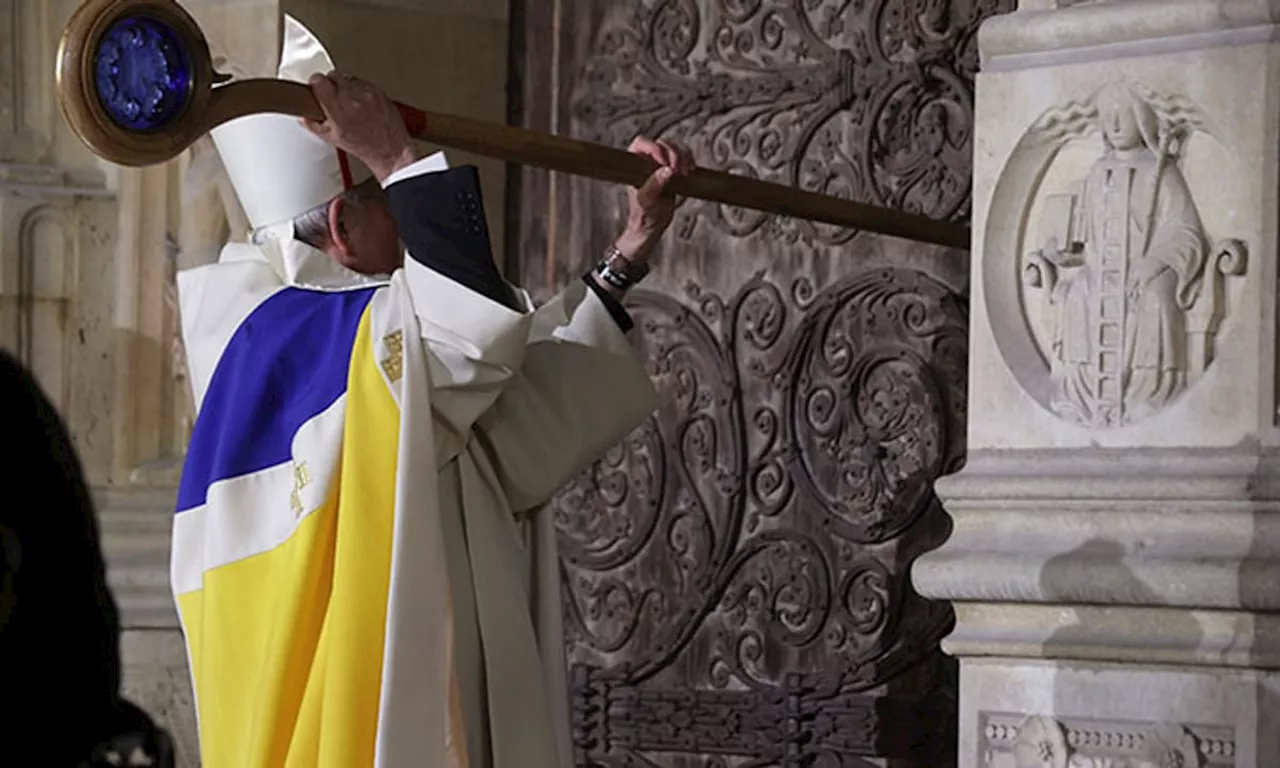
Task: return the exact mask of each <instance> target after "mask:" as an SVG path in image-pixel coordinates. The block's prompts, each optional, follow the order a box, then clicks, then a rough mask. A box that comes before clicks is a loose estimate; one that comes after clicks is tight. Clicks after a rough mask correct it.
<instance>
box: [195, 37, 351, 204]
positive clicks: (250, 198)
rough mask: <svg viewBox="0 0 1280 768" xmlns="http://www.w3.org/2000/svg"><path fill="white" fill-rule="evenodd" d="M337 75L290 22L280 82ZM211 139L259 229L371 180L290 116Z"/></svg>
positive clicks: (235, 125)
mask: <svg viewBox="0 0 1280 768" xmlns="http://www.w3.org/2000/svg"><path fill="white" fill-rule="evenodd" d="M332 69H334V66H333V61H332V60H331V59H330V57H329V54H328V52H326V51H325V49H324V45H323V44H321V42H320V41H319V40H318V39H317V38H316V36H315V35H314V34H312V33H311V31H310V30H308V29H307V28H306V27H304V26H303V25H302V23H301V22H299V21H298V20H297V19H295V18H293V17H292V16H285V19H284V45H283V48H282V50H281V52H280V69H279V72H278V77H279V78H280V79H281V80H293V81H296V82H301V83H305V82H307V79H308V78H309V77H311V75H313V74H316V73H320V74H326V73H328V72H329V71H331V70H332ZM210 135H211V136H212V137H213V141H214V143H215V144H216V145H217V147H218V154H219V156H221V158H222V162H223V165H225V166H226V169H227V175H228V176H229V177H230V178H231V184H232V186H234V187H235V190H236V195H237V196H238V197H239V198H240V204H241V205H242V206H243V207H244V212H245V215H246V216H247V217H248V219H249V224H250V226H252V227H253V228H254V229H259V228H262V227H269V226H273V225H278V224H282V223H285V222H288V221H290V220H292V219H293V218H294V217H296V216H298V215H299V214H302V213H306V212H307V211H309V210H311V209H312V208H315V207H316V206H318V205H322V204H324V203H327V202H329V201H330V200H332V199H333V198H334V197H337V196H338V195H339V194H341V193H342V192H343V191H344V190H346V189H350V188H351V187H353V186H355V185H356V184H359V183H360V182H362V181H364V180H365V179H367V178H369V176H370V175H371V174H370V173H369V171H368V169H366V168H365V167H364V166H363V165H361V164H360V163H359V161H357V160H355V158H351V157H348V156H347V154H346V153H345V152H340V151H338V150H336V149H334V148H333V147H331V146H330V145H328V144H326V143H325V142H324V140H322V139H321V138H320V137H318V136H316V135H315V134H313V133H311V131H308V130H307V129H306V127H305V126H303V125H302V123H301V122H300V121H299V120H298V118H296V117H291V116H288V115H278V114H258V115H249V116H247V117H241V118H239V119H236V120H232V121H231V122H228V123H224V124H223V125H221V126H218V127H217V128H215V129H213V130H212V131H211V132H210Z"/></svg>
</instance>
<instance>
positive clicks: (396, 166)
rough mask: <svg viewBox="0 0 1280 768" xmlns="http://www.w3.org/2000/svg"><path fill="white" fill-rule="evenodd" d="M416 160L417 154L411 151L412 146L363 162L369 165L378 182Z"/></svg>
mask: <svg viewBox="0 0 1280 768" xmlns="http://www.w3.org/2000/svg"><path fill="white" fill-rule="evenodd" d="M416 162H418V155H417V153H416V152H414V151H413V147H405V148H404V149H402V150H400V151H399V152H397V153H395V154H393V155H391V156H389V157H387V158H386V159H384V160H380V161H377V162H373V163H365V164H366V165H368V166H369V170H370V171H372V172H373V175H374V176H375V177H376V178H377V179H378V183H382V182H384V181H386V180H387V179H388V178H389V177H390V176H391V174H393V173H395V172H396V171H399V170H401V169H403V168H408V167H409V166H411V165H413V164H414V163H416Z"/></svg>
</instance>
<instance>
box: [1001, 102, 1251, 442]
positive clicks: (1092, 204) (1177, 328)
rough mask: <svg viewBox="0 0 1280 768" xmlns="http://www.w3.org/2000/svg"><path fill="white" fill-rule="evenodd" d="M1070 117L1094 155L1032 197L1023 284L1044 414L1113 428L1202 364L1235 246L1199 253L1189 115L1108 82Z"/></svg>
mask: <svg viewBox="0 0 1280 768" xmlns="http://www.w3.org/2000/svg"><path fill="white" fill-rule="evenodd" d="M1167 101H1169V102H1172V100H1167ZM1081 117H1083V118H1087V122H1086V123H1085V124H1084V126H1082V127H1080V128H1077V131H1078V132H1079V134H1081V135H1082V134H1083V133H1084V131H1085V130H1088V129H1089V128H1092V129H1096V130H1097V131H1098V132H1099V133H1100V134H1101V136H1102V144H1103V152H1102V154H1101V156H1099V157H1098V158H1097V159H1096V160H1095V161H1094V162H1093V163H1092V165H1091V167H1090V168H1089V170H1088V172H1087V174H1086V175H1085V177H1084V179H1083V180H1081V181H1080V182H1079V183H1078V184H1076V185H1073V187H1074V188H1073V189H1071V190H1070V191H1067V192H1060V193H1055V194H1049V195H1046V196H1045V198H1044V201H1043V206H1042V213H1041V217H1040V220H1039V221H1038V222H1034V223H1036V224H1039V226H1040V232H1041V233H1042V234H1043V235H1044V239H1043V241H1042V246H1041V247H1040V248H1039V249H1038V250H1035V251H1034V252H1033V253H1031V254H1030V255H1029V258H1028V263H1027V265H1026V267H1025V271H1024V281H1025V283H1026V284H1027V285H1028V286H1029V287H1031V288H1033V289H1040V296H1041V299H1042V300H1047V301H1048V303H1049V309H1050V311H1049V313H1048V322H1047V326H1048V328H1047V329H1046V330H1047V337H1048V338H1047V343H1046V344H1045V345H1044V346H1046V347H1047V348H1046V349H1044V350H1043V351H1044V353H1045V355H1046V356H1047V357H1048V363H1049V373H1050V380H1051V388H1050V390H1049V398H1048V406H1049V408H1050V409H1051V410H1052V411H1053V412H1054V413H1056V414H1058V415H1059V416H1060V417H1062V418H1064V419H1067V420H1069V421H1072V422H1075V423H1078V424H1081V425H1084V426H1088V427H1102V428H1108V427H1119V426H1127V425H1130V424H1134V423H1136V422H1139V421H1141V420H1143V419H1146V418H1148V417H1150V416H1152V415H1154V414H1156V413H1158V412H1159V411H1161V410H1162V409H1163V408H1165V407H1166V406H1167V405H1169V404H1170V403H1171V402H1172V401H1173V400H1174V399H1175V398H1176V397H1177V396H1178V395H1180V394H1181V393H1182V392H1183V391H1184V390H1186V388H1187V387H1188V386H1189V385H1191V384H1192V383H1194V381H1195V380H1196V379H1197V378H1198V377H1199V376H1200V375H1201V374H1202V373H1203V372H1204V370H1205V368H1206V367H1207V366H1208V364H1209V363H1210V361H1211V359H1212V337H1213V335H1214V333H1215V332H1216V330H1217V324H1218V322H1219V321H1220V320H1221V317H1222V314H1223V313H1222V307H1221V305H1222V296H1221V295H1220V294H1221V286H1220V284H1219V283H1220V278H1219V275H1220V274H1239V273H1241V272H1243V268H1244V253H1243V246H1242V245H1241V244H1240V243H1239V242H1238V241H1234V240H1228V241H1224V242H1222V243H1220V244H1218V245H1216V246H1213V247H1211V246H1210V239H1209V235H1208V233H1207V232H1206V230H1205V226H1204V224H1203V223H1202V220H1201V216H1200V212H1199V210H1198V209H1197V206H1196V202H1195V200H1194V199H1193V197H1192V193H1191V189H1190V185H1189V184H1188V182H1187V179H1186V177H1185V176H1184V173H1183V169H1182V167H1181V162H1182V150H1183V147H1184V146H1185V142H1186V140H1187V139H1188V138H1189V137H1190V136H1191V135H1192V134H1193V133H1194V132H1195V131H1196V130H1197V129H1198V128H1199V127H1200V124H1201V123H1200V120H1199V116H1198V112H1197V111H1196V110H1195V109H1194V108H1188V107H1187V106H1186V105H1183V104H1176V105H1171V104H1170V103H1164V104H1162V103H1160V102H1159V100H1158V99H1157V98H1154V97H1153V98H1149V97H1147V96H1145V95H1144V94H1143V93H1142V92H1141V91H1140V90H1139V89H1138V88H1136V87H1133V86H1130V85H1126V84H1110V85H1107V86H1105V87H1104V88H1102V89H1101V91H1100V92H1099V93H1098V94H1097V96H1096V97H1095V98H1094V99H1093V104H1092V105H1089V106H1087V107H1085V108H1084V109H1083V110H1081V111H1080V112H1079V113H1078V115H1077V119H1079V118H1081ZM1089 122H1091V123H1092V126H1089V125H1088V123H1089ZM1052 124H1053V123H1050V125H1052ZM1033 130H1034V129H1033ZM1079 137H1080V135H1077V136H1070V134H1068V136H1067V138H1068V140H1069V139H1070V138H1079Z"/></svg>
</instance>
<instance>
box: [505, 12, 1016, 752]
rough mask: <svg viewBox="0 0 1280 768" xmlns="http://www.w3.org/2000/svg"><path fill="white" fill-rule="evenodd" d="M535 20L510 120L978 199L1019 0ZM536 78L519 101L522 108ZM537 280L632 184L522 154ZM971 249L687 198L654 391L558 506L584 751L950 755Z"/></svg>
mask: <svg viewBox="0 0 1280 768" xmlns="http://www.w3.org/2000/svg"><path fill="white" fill-rule="evenodd" d="M522 5H523V7H522V8H520V9H518V13H517V18H516V19H515V22H516V24H515V29H516V41H515V42H516V45H515V51H514V56H513V61H514V62H515V66H514V68H513V69H514V74H515V75H516V76H517V78H518V79H519V80H520V82H519V83H518V84H517V87H516V92H517V98H516V104H515V110H514V112H515V114H514V115H513V117H514V118H515V119H516V120H518V121H521V122H523V123H524V124H526V125H530V126H532V127H536V128H540V129H544V130H555V131H557V132H560V133H567V134H570V135H574V136H578V137H582V138H587V139H591V140H595V141H600V142H603V143H608V144H611V145H614V146H624V145H625V144H626V143H627V142H628V141H629V140H630V139H631V138H632V137H633V136H634V135H636V134H645V135H650V136H666V137H671V138H674V139H676V140H679V141H682V142H685V143H687V144H688V145H690V146H691V147H692V148H693V149H694V151H695V154H696V155H697V157H698V159H699V160H700V161H701V162H703V163H706V164H708V165H712V166H715V167H718V168H725V169H732V170H733V171H735V172H737V173H742V174H749V175H756V176H760V177H764V178H769V179H773V180H778V181H782V182H786V183H791V184H799V185H801V186H804V187H807V188H811V189H823V190H826V191H828V192H830V193H833V194H840V195H844V196H852V197H854V198H857V199H861V200H867V201H874V202H877V203H879V204H881V205H887V206H894V207H899V208H904V209H907V210H911V211H915V212H924V213H927V214H929V215H932V216H937V217H953V218H958V219H962V218H966V217H967V216H968V208H969V165H970V160H969V158H970V152H971V129H972V103H973V97H972V80H973V74H974V69H975V68H976V64H977V57H976V34H977V27H978V24H979V22H980V21H981V20H982V19H983V18H985V17H986V16H988V15H990V14H992V13H994V12H998V11H1006V10H1011V9H1012V7H1013V5H1014V3H1013V2H1012V0H658V1H655V0H556V1H555V2H547V3H545V4H544V3H533V2H529V3H524V4H522ZM521 97H522V98H521ZM513 193H514V197H515V199H514V200H513V203H514V205H513V206H512V207H511V210H512V211H514V212H515V218H513V219H512V222H511V224H512V231H513V232H516V233H517V234H518V236H516V237H511V238H510V240H511V241H512V242H514V243H515V245H516V247H515V249H514V250H513V252H512V259H511V261H510V267H511V268H512V270H513V271H517V272H518V273H519V274H520V277H521V279H522V280H523V282H524V284H525V285H526V286H527V287H529V288H530V290H531V291H533V292H534V293H535V294H536V295H540V296H542V297H545V296H546V295H548V294H549V293H550V292H551V291H552V290H554V289H556V288H558V287H559V286H561V285H563V284H564V283H565V282H566V281H567V280H569V279H574V278H576V276H577V275H579V274H581V272H582V270H584V269H585V268H587V267H588V266H589V265H590V264H591V263H592V262H593V261H594V259H595V258H596V257H597V255H598V254H599V253H601V252H602V250H603V248H604V247H605V245H606V244H607V243H608V242H609V240H610V238H611V237H613V236H615V235H616V234H617V232H619V231H620V229H621V225H622V215H623V212H624V210H625V209H624V204H625V203H624V199H623V197H622V194H621V192H620V191H619V190H616V189H610V188H607V187H604V186H601V185H598V184H595V183H593V182H589V181H585V180H580V179H570V178H565V177H559V176H550V175H548V174H544V173H540V172H527V171H526V172H524V173H523V174H521V175H520V176H519V177H518V182H517V184H515V185H513ZM967 276H968V258H967V255H966V254H963V253H956V252H947V251H943V250H940V249H935V248H932V247H928V246H923V245H920V244H914V243H907V242H904V241H897V240H891V239H888V238H880V237H877V236H873V235H868V234H866V233H855V232H849V231H839V230H834V229H831V228H827V227H824V226H814V225H812V224H809V223H807V222H796V221H782V220H777V219H771V218H767V217H762V216H757V215H755V214H753V213H751V212H745V211H741V210H733V209H727V208H723V207H719V206H714V205H709V204H702V203H699V202H696V201H690V202H688V203H686V204H685V205H684V206H683V207H682V209H681V212H680V213H679V214H678V218H677V222H676V224H675V226H674V237H673V238H672V239H671V242H670V243H669V244H668V247H667V248H666V250H665V251H664V253H663V255H662V258H661V267H660V268H659V269H658V270H657V271H656V273H655V274H654V276H653V277H651V278H650V281H649V283H648V284H647V285H646V289H645V290H644V291H639V292H636V293H635V295H634V296H633V297H632V299H631V308H632V312H633V314H634V315H635V317H636V319H637V321H638V324H639V325H641V326H642V327H643V329H644V333H643V335H642V336H641V338H640V339H639V340H638V343H639V344H642V345H643V351H644V354H645V355H646V359H647V360H648V361H649V367H650V371H651V374H652V375H653V376H654V378H655V380H656V381H657V382H658V385H659V387H660V389H661V391H662V394H663V405H662V408H661V409H660V411H659V412H658V413H657V414H656V415H655V416H654V417H653V418H651V419H650V420H649V422H648V423H647V424H645V425H644V426H643V427H642V428H640V429H639V430H637V431H636V432H635V433H634V434H633V435H632V436H631V437H630V438H629V439H628V440H627V441H625V443H624V444H622V445H620V446H618V447H617V448H616V449H614V450H613V451H612V452H611V453H610V454H609V455H608V456H607V457H606V458H605V459H604V460H602V461H601V462H599V463H598V464H597V465H596V466H595V467H593V468H592V470H591V471H589V472H588V473H586V474H584V475H583V476H582V477H581V478H579V479H578V481H576V482H575V483H574V484H572V485H571V486H570V487H569V488H567V489H565V490H564V491H563V492H562V493H561V494H560V496H559V497H558V498H557V500H556V501H555V503H554V505H553V514H555V516H556V522H557V525H558V528H559V535H560V543H561V548H562V549H561V555H562V568H563V573H564V577H565V594H564V601H565V615H566V629H567V634H568V638H567V642H568V654H569V664H570V679H571V686H572V705H573V717H574V740H575V747H576V750H577V762H578V764H579V765H584V766H585V765H617V766H622V765H637V766H639V765H650V766H672V767H675V766H680V767H683V766H724V767H726V768H727V767H728V766H788V767H796V768H798V767H799V766H863V765H870V764H871V763H868V762H867V760H872V759H876V758H891V759H898V760H901V761H902V762H900V763H895V764H898V765H919V766H929V767H930V768H933V767H934V766H945V765H947V764H950V763H952V761H953V760H954V744H955V742H954V730H953V722H954V719H955V698H954V695H955V685H956V681H955V669H954V664H953V663H952V662H951V661H950V660H949V659H947V658H946V657H945V656H943V655H942V654H941V652H940V651H939V650H938V643H939V640H940V639H941V638H942V637H943V636H944V635H945V634H946V633H947V632H948V631H949V630H950V627H951V625H952V621H953V617H952V615H951V612H950V609H949V608H948V607H947V606H945V605H939V604H935V603H931V602H928V601H925V600H923V599H922V598H920V597H919V596H918V595H916V594H915V593H914V591H913V590H912V589H911V586H910V578H909V570H908V568H909V564H910V563H911V561H912V560H914V558H915V557H917V556H918V555H919V554H920V553H922V552H924V551H926V550H927V549H930V548H932V547H933V546H936V545H937V544H938V543H939V542H940V541H941V540H942V538H943V537H945V535H946V534H947V518H946V516H945V515H944V514H943V513H942V510H941V508H940V506H939V505H938V503H937V501H936V500H935V499H934V497H933V494H932V491H931V487H932V481H933V479H934V478H936V477H937V476H939V475H941V474H945V473H949V472H953V471H955V470H956V469H958V467H959V464H960V463H961V462H962V461H963V450H964V437H965V435H964V412H965V384H966V342H967V335H968V316H967V305H966V299H965V293H966V290H967V288H966V285H967Z"/></svg>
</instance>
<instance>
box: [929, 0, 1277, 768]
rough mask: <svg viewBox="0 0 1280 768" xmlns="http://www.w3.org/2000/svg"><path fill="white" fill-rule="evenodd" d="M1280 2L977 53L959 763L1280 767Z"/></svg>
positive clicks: (1017, 28) (1114, 14) (1069, 26)
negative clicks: (1279, 256) (1279, 287)
mask: <svg viewBox="0 0 1280 768" xmlns="http://www.w3.org/2000/svg"><path fill="white" fill-rule="evenodd" d="M1278 18H1280V11H1278V10H1277V4H1276V3H1275V2H1268V0H1227V1H1226V2H1223V1H1222V0H1180V1H1179V2H1170V1H1169V0H1111V1H1110V2H1108V1H1107V0H1098V1H1096V2H1088V3H1084V2H1068V0H1034V2H1033V1H1032V0H1023V2H1022V5H1021V8H1020V9H1019V11H1017V12H1015V13H1013V14H1010V15H1007V16H1003V17H999V18H996V19H992V20H991V21H989V22H987V24H986V25H985V26H984V27H983V29H982V31H981V34H980V36H979V42H980V45H981V51H982V62H983V71H982V74H981V75H980V76H979V78H978V83H977V105H976V122H977V129H976V130H977V134H976V146H975V165H974V214H973V219H974V251H973V264H972V270H973V271H972V277H973V280H972V285H973V292H972V315H971V317H972V326H971V338H970V353H971V358H970V361H971V362H970V366H971V367H970V387H969V391H970V399H969V404H970V412H969V435H968V447H969V458H968V463H967V465H966V467H965V469H964V470H962V471H961V472H960V473H958V474H957V475H954V476H951V477H948V478H944V479H943V480H942V481H940V482H939V483H938V486H937V489H938V493H939V495H940V496H941V497H942V499H943V500H944V502H945V504H946V506H947V509H948V511H949V512H950V514H951V515H952V516H953V518H954V521H955V530H954V533H953V534H952V536H951V538H950V540H949V541H948V542H947V543H946V544H945V545H944V546H943V547H942V548H941V549H939V550H937V551H935V552H933V553H931V554H929V555H927V556H925V557H923V558H921V559H920V561H919V562H918V563H917V565H916V567H915V570H914V581H915V584H916V587H917V589H918V590H919V591H920V592H921V593H922V594H924V595H926V596H929V597H934V598H941V599H947V600H950V601H952V602H953V603H954V605H955V610H956V628H955V631H954V632H953V634H952V635H951V636H950V637H949V638H948V640H947V641H946V642H945V643H944V648H945V649H946V650H947V651H948V652H950V653H952V654H954V655H956V656H957V657H959V658H960V660H961V707H960V709H961V714H960V718H961V719H960V733H961V738H960V753H959V765H960V766H961V767H962V768H975V767H976V766H991V767H993V768H995V767H999V768H1005V767H1008V768H1033V767H1037V768H1038V767H1041V766H1043V768H1084V767H1085V766H1089V767H1091V768H1092V767H1101V766H1108V767H1109V768H1139V767H1142V768H1146V767H1147V766H1207V767H1213V768H1217V767H1219V766H1222V767H1225V766H1236V767H1238V768H1272V767H1273V766H1280V729H1277V725H1280V676H1278V675H1277V673H1276V670H1277V669H1280V616H1278V615H1277V610H1278V609H1280V578H1278V577H1280V567H1278V566H1280V563H1278V562H1277V557H1278V553H1280V513H1278V511H1280V453H1278V452H1277V446H1278V445H1280V431H1278V430H1277V385H1278V384H1280V379H1278V377H1277V356H1276V345H1277V323H1278V321H1280V317H1278V316H1277V311H1276V309H1277V308H1276V284H1277V270H1276V250H1277V215H1276V212H1277V205H1278V204H1280V199H1278V192H1277V190H1278V186H1280V44H1278V43H1277V42H1275V41H1276V40H1277V39H1280V38H1278V37H1277V31H1280V29H1278V27H1277V24H1276V23H1275V22H1276V20H1277V19H1278Z"/></svg>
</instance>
